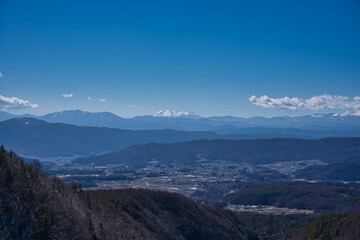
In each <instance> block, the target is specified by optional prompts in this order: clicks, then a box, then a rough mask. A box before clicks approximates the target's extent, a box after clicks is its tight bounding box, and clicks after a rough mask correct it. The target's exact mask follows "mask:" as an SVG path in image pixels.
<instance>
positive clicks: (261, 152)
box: [74, 138, 360, 164]
mask: <svg viewBox="0 0 360 240" xmlns="http://www.w3.org/2000/svg"><path fill="white" fill-rule="evenodd" d="M154 159H156V160H157V161H159V162H162V163H172V162H186V163H193V162H195V161H197V160H199V159H206V160H209V161H212V160H223V161H230V162H247V163H250V164H265V163H273V162H280V161H296V160H311V159H319V160H322V161H324V162H329V163H331V162H351V161H352V162H356V161H357V162H359V161H360V138H323V139H318V140H304V139H294V138H289V139H283V138H274V139H256V140H221V139H218V140H198V141H191V142H181V143H173V144H156V143H151V144H145V145H138V146H131V147H129V148H127V149H124V150H121V151H119V152H116V153H110V154H105V155H100V156H95V157H88V158H79V159H76V160H75V161H74V162H75V163H80V164H85V163H95V164H108V163H132V164H144V163H146V162H148V161H151V160H154Z"/></svg>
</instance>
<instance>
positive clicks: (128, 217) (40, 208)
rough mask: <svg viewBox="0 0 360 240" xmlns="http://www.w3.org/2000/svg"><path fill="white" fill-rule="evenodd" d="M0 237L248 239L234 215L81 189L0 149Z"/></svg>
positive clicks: (154, 196) (161, 196) (168, 197)
mask: <svg viewBox="0 0 360 240" xmlns="http://www.w3.org/2000/svg"><path fill="white" fill-rule="evenodd" d="M0 216H1V221H0V236H1V237H0V239H164V240H165V239H194V240H195V239H247V238H248V236H252V237H255V239H256V238H257V237H256V234H255V233H254V232H253V231H252V230H251V229H250V227H249V226H248V225H247V224H246V222H244V221H243V220H240V218H238V217H237V215H236V214H235V213H232V212H229V211H224V210H219V209H215V208H213V207H209V206H205V205H201V204H198V203H195V202H194V201H192V200H190V199H188V198H186V197H184V196H181V195H179V194H173V193H168V192H159V191H151V190H136V189H125V190H108V191H105V190H103V191H83V190H82V188H81V186H80V185H78V184H76V183H73V184H72V185H71V187H67V186H64V183H63V182H62V181H61V180H60V179H58V178H56V177H52V178H47V177H46V176H44V175H42V174H41V170H40V165H38V164H36V163H34V164H32V165H28V164H25V163H24V162H23V161H22V160H21V159H20V158H18V157H17V156H16V155H15V154H14V153H12V152H10V153H9V152H7V151H5V150H4V148H3V147H1V149H0Z"/></svg>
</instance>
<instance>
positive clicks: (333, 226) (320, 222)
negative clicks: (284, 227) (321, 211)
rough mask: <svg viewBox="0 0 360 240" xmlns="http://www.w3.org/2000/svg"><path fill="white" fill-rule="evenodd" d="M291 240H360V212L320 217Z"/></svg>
mask: <svg viewBox="0 0 360 240" xmlns="http://www.w3.org/2000/svg"><path fill="white" fill-rule="evenodd" d="M290 239H291V240H303V239H309V240H358V239H360V211H358V212H353V213H347V214H333V215H323V216H320V217H318V218H316V219H315V220H314V221H313V222H312V223H310V224H308V225H307V226H306V227H304V228H303V229H302V230H301V231H299V232H298V233H297V234H295V236H292V237H290Z"/></svg>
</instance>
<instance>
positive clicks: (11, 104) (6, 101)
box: [0, 95, 39, 110]
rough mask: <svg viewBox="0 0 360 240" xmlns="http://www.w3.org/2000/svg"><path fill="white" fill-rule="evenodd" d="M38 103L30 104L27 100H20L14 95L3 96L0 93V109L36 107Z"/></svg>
mask: <svg viewBox="0 0 360 240" xmlns="http://www.w3.org/2000/svg"><path fill="white" fill-rule="evenodd" d="M38 106H39V105H37V104H32V103H30V102H29V101H27V100H22V99H19V98H16V97H5V96H2V95H0V109H1V110H15V109H23V108H36V107H38Z"/></svg>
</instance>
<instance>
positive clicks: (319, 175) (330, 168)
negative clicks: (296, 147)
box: [294, 162, 360, 181]
mask: <svg viewBox="0 0 360 240" xmlns="http://www.w3.org/2000/svg"><path fill="white" fill-rule="evenodd" d="M294 176H295V177H298V178H306V179H318V180H330V181H339V180H343V181H360V162H342V163H334V164H329V165H320V166H310V167H307V168H305V169H300V170H297V171H296V172H295V173H294Z"/></svg>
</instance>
